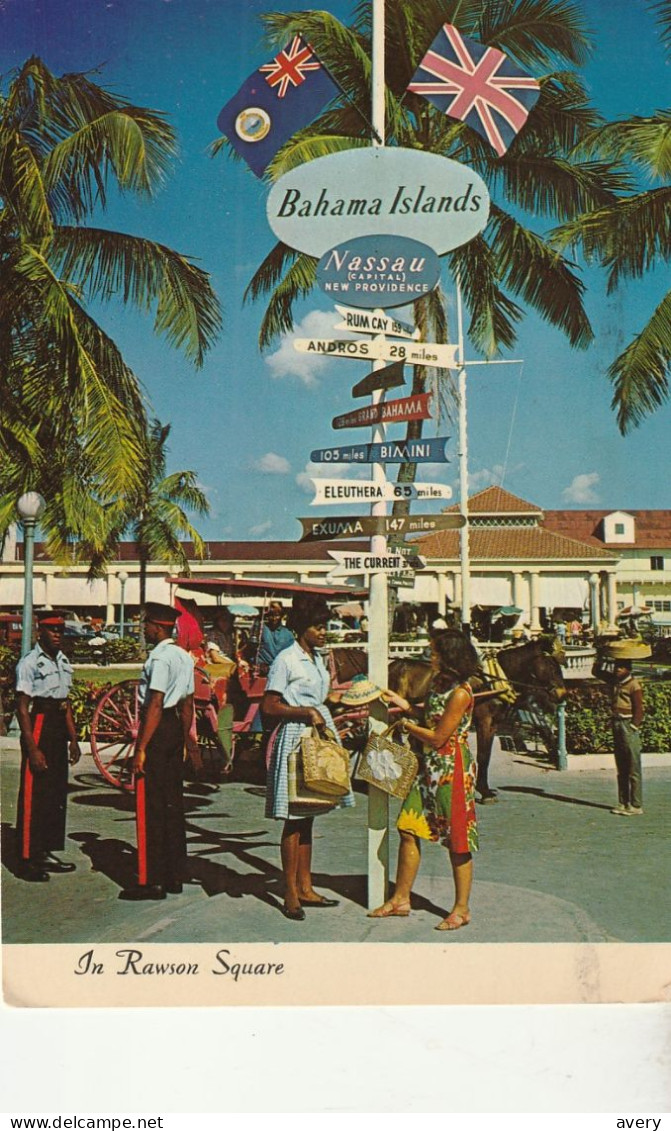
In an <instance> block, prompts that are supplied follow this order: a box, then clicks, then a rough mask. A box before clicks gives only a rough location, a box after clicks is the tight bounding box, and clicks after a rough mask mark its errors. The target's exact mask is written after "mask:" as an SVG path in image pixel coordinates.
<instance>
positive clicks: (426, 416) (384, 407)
mask: <svg viewBox="0 0 671 1131" xmlns="http://www.w3.org/2000/svg"><path fill="white" fill-rule="evenodd" d="M430 399H431V393H418V394H417V396H414V397H402V398H401V400H398V401H382V402H381V403H380V404H371V405H365V407H364V408H355V409H354V410H353V411H352V412H345V413H343V414H342V416H334V418H333V420H332V421H331V426H332V427H333V428H365V427H366V426H367V425H369V424H393V423H396V422H401V423H402V422H405V421H407V420H430V418H431V413H430V412H429V401H430Z"/></svg>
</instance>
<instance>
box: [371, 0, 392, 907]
mask: <svg viewBox="0 0 671 1131" xmlns="http://www.w3.org/2000/svg"><path fill="white" fill-rule="evenodd" d="M372 122H373V127H374V129H375V131H376V132H377V134H378V135H379V141H378V140H377V139H374V140H373V145H374V146H384V139H385V113H384V0H373V43H372ZM383 367H384V362H383V361H377V362H374V364H373V369H381V368H383ZM381 397H382V391H381V390H377V391H375V392H374V393H373V404H378V403H379V401H380V399H381ZM372 438H373V443H381V442H382V441H383V440H384V438H385V428H384V425H383V424H377V425H375V426H374V427H373V435H372ZM373 481H374V482H375V483H380V484H381V483H383V482H384V481H385V469H384V464H373ZM386 513H387V508H386V503H384V502H379V503H373V505H372V507H371V514H373V515H384V514H386ZM370 548H371V554H380V555H384V554H385V553H386V549H387V539H386V537H384V536H380V535H376V536H375V537H373V538H371V543H370ZM387 615H388V614H387V575H386V573H381V572H378V573H373V574H371V577H370V597H369V618H368V675H369V678H370V679H371V680H372V681H373V683H376V684H377V685H378V686H379V687H386V686H387V683H388V676H387V666H388V656H389V629H388V625H387ZM374 706H377V705H376V704H374ZM371 714H372V715H373V725H374V726H375V722H376V716H377V722H378V726H379V724H380V722H384V721H385V719H384V717H383V710H382V707H381V706H380V708H379V712H378V710H375V711H371ZM384 714H386V712H384ZM376 729H377V727H376ZM388 877H389V798H388V796H387V794H386V793H383V792H382V790H380V789H376V787H375V786H369V787H368V907H369V908H370V909H372V908H374V907H377V906H378V905H379V904H381V903H383V902H384V900H385V899H386V898H387V881H388Z"/></svg>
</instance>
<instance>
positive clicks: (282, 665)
mask: <svg viewBox="0 0 671 1131" xmlns="http://www.w3.org/2000/svg"><path fill="white" fill-rule="evenodd" d="M329 685H330V678H329V673H328V672H327V670H326V666H325V664H324V661H323V660H322V658H321V656H320V655H319V653H318V652H315V658H314V660H312V659H311V658H310V656H308V654H307V652H304V651H303V649H302V648H301V646H300V644H299V643H298V642H296V643H295V644H292V645H290V647H289V648H284V649H283V651H282V652H280V654H279V656H277V657H276V658H275V659H274V660H273V662H272V665H271V668H270V671H269V672H268V683H267V685H266V691H275V692H277V694H279V695H281V696H282V698H283V699H284V700H285V702H286V703H288V704H289V706H290V707H321V706H322V704H323V702H324V700H325V699H326V696H327V695H328V692H329Z"/></svg>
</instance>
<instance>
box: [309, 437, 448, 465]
mask: <svg viewBox="0 0 671 1131" xmlns="http://www.w3.org/2000/svg"><path fill="white" fill-rule="evenodd" d="M449 438H450V437H449V436H436V437H435V438H434V439H432V440H385V441H383V442H382V443H381V444H348V445H347V446H346V447H343V448H316V449H315V450H314V451H313V452H310V459H311V460H312V462H313V463H448V462H449V461H448V458H447V444H448V440H449Z"/></svg>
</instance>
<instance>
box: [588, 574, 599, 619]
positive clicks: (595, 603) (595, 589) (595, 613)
mask: <svg viewBox="0 0 671 1131" xmlns="http://www.w3.org/2000/svg"><path fill="white" fill-rule="evenodd" d="M589 610H590V623H591V625H592V629H593V631H594V632H595V633H596V632H597V631H598V629H599V575H598V573H590V575H589Z"/></svg>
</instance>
